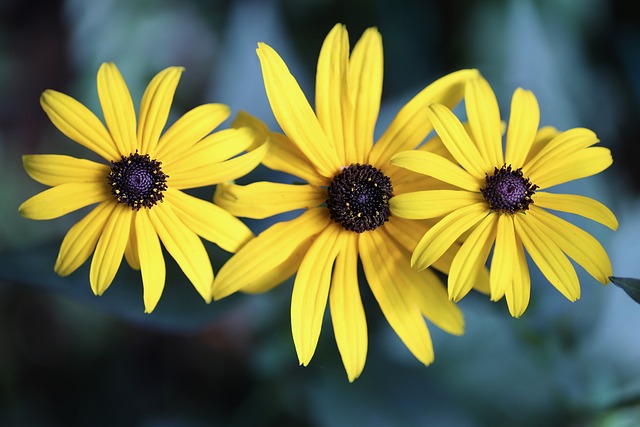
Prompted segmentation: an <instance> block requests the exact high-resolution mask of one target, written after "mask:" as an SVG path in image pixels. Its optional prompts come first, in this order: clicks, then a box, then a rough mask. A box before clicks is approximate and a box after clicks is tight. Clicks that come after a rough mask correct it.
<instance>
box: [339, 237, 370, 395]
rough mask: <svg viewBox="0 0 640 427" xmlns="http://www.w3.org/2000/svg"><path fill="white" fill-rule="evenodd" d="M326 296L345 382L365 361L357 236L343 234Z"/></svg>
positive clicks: (363, 320)
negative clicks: (329, 288) (345, 377)
mask: <svg viewBox="0 0 640 427" xmlns="http://www.w3.org/2000/svg"><path fill="white" fill-rule="evenodd" d="M339 244H340V245H341V247H340V252H339V253H338V256H337V258H336V263H335V266H334V268H333V279H332V280H331V290H330V292H329V305H330V309H331V322H332V323H333V332H334V334H335V337H336V343H337V344H338V350H339V351H340V356H341V357H342V363H343V364H344V368H345V370H346V371H347V377H348V378H349V382H353V380H355V379H356V378H358V377H359V376H360V374H361V373H362V370H363V369H364V365H365V361H366V359H367V347H368V336H367V319H366V317H365V314H364V307H363V306H362V299H361V298H360V289H359V286H358V235H357V234H356V233H351V232H343V233H341V236H340V238H339Z"/></svg>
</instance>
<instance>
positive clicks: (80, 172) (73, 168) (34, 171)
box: [22, 154, 109, 187]
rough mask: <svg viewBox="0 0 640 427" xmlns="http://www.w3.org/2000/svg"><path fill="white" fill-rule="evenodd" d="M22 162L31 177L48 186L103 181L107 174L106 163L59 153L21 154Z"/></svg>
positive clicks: (107, 167)
mask: <svg viewBox="0 0 640 427" xmlns="http://www.w3.org/2000/svg"><path fill="white" fill-rule="evenodd" d="M22 164H23V166H24V169H25V170H26V171H27V173H28V174H29V176H30V177H31V178H33V179H35V180H36V181H38V182H39V183H41V184H44V185H48V186H50V187H53V186H56V185H60V184H67V183H71V182H76V183H81V182H104V180H105V179H106V178H107V175H109V166H107V165H104V164H100V163H96V162H92V161H91V160H85V159H77V158H75V157H70V156H63V155H59V154H32V155H23V156H22Z"/></svg>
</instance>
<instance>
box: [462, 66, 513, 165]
mask: <svg viewBox="0 0 640 427" xmlns="http://www.w3.org/2000/svg"><path fill="white" fill-rule="evenodd" d="M464 102H465V104H466V107H467V117H468V119H469V127H470V128H471V132H472V133H470V134H469V135H473V141H474V142H475V143H476V146H477V147H478V151H480V154H481V156H482V158H483V159H486V160H488V163H489V164H492V165H502V164H503V163H504V156H503V155H502V131H501V129H500V128H501V124H500V110H499V108H498V100H497V99H496V96H495V94H494V93H493V90H491V87H490V86H489V83H488V82H487V81H486V80H485V79H484V78H482V77H478V78H475V79H471V80H469V82H468V83H467V86H466V87H465V92H464ZM511 111H513V108H512V109H511Z"/></svg>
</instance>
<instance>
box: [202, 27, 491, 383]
mask: <svg viewBox="0 0 640 427" xmlns="http://www.w3.org/2000/svg"><path fill="white" fill-rule="evenodd" d="M257 52H258V57H259V59H260V64H261V66H262V73H263V77H264V83H265V88H266V92H267V96H268V98H269V102H270V104H271V107H272V110H273V113H274V115H275V117H276V119H277V121H278V123H279V124H280V126H281V128H282V129H283V131H284V133H285V134H286V136H285V135H282V134H279V133H269V131H268V129H267V128H266V126H264V124H262V123H261V122H259V121H258V120H257V119H255V118H252V117H250V116H248V115H243V116H240V117H239V122H240V123H242V124H245V125H247V124H250V125H252V126H253V127H254V128H255V129H257V130H258V131H259V133H262V134H263V135H265V136H266V135H268V136H269V138H270V151H269V153H268V154H267V156H266V157H265V159H264V160H263V163H264V164H265V165H266V166H267V167H269V168H271V169H274V170H278V171H282V172H286V173H289V174H292V175H295V176H297V177H299V178H301V179H303V180H304V181H306V182H307V183H308V184H304V185H288V184H278V183H271V182H257V183H253V184H250V185H247V186H239V185H231V184H230V185H221V186H218V187H217V189H216V195H215V201H216V203H218V204H219V205H221V206H223V207H225V208H226V209H228V210H229V211H230V212H232V213H234V214H235V215H238V216H245V217H251V218H266V217H269V216H272V215H276V214H279V213H283V212H288V211H293V210H297V209H305V211H304V212H303V213H302V214H301V215H300V216H298V217H297V218H295V219H293V220H290V221H285V222H279V223H276V224H275V225H273V226H271V227H270V228H268V229H267V230H265V231H264V232H262V233H261V234H260V235H259V236H258V237H256V238H255V239H254V240H252V241H250V242H249V243H248V244H247V245H246V246H245V247H244V248H242V249H241V250H240V251H239V252H238V253H237V254H236V255H234V256H233V257H232V258H231V259H230V260H229V261H228V262H227V263H226V264H225V265H224V266H223V267H222V268H221V269H220V272H219V274H218V277H217V278H216V280H215V282H214V291H213V292H214V293H213V295H214V298H216V299H219V298H223V297H225V296H227V295H229V294H232V293H234V292H236V291H238V290H240V291H243V292H250V293H258V292H264V291H267V290H269V289H271V288H273V287H274V286H276V285H278V284H280V283H282V282H283V281H285V280H286V279H287V278H289V277H290V276H292V275H293V274H294V273H296V272H297V274H296V277H295V281H294V286H293V295H292V300H291V327H292V333H293V341H294V344H295V348H296V351H297V354H298V358H299V361H300V363H301V364H303V365H307V364H308V363H309V361H310V360H311V358H312V356H313V354H314V352H315V348H316V345H317V342H318V338H319V335H320V329H321V325H322V319H323V316H324V312H325V308H326V304H327V299H328V300H329V304H330V310H331V319H332V322H333V329H334V333H335V337H336V341H337V345H338V349H339V351H340V354H341V357H342V360H343V363H344V366H345V369H346V371H347V376H348V378H349V381H353V380H354V379H355V378H357V377H358V376H359V375H360V373H361V372H362V369H363V368H364V364H365V359H366V354H367V346H368V338H367V325H366V320H365V313H364V310H363V305H362V301H361V298H360V291H359V287H358V267H357V266H358V259H360V260H361V262H362V266H363V268H364V273H365V276H366V278H367V282H368V283H369V286H370V288H371V290H372V292H373V295H374V296H375V298H376V300H377V301H378V303H379V305H380V308H381V309H382V312H383V313H384V315H385V316H386V318H387V320H388V321H389V323H390V325H391V326H392V328H393V329H394V330H395V332H396V333H397V334H398V336H399V337H400V338H401V339H402V341H403V342H404V343H405V345H406V346H407V347H408V348H409V350H410V351H411V352H412V353H413V354H414V355H415V356H416V358H418V359H419V360H420V361H421V362H423V363H424V364H429V363H431V362H432V361H433V348H432V344H431V339H430V336H429V331H428V329H427V325H426V323H425V320H424V317H423V316H426V317H428V318H429V319H430V320H431V321H432V322H433V323H435V324H436V325H437V326H439V327H440V328H442V329H444V330H445V331H447V332H450V333H452V334H461V333H462V332H463V328H464V322H463V318H462V315H461V313H460V311H459V309H458V307H457V306H456V305H455V304H454V303H453V302H451V301H449V300H448V298H447V293H446V289H445V288H444V286H443V284H442V283H441V282H440V280H439V278H438V276H437V275H436V273H434V272H433V271H431V270H427V271H424V272H422V273H418V272H416V271H414V270H412V269H411V266H410V263H409V259H410V254H411V250H413V248H414V247H415V245H416V243H417V241H418V236H419V235H421V234H422V233H424V232H425V231H426V230H427V229H428V225H427V224H428V223H427V222H426V221H425V222H417V221H407V220H403V219H402V218H398V217H394V216H392V215H390V214H389V208H388V202H389V199H390V198H391V197H392V196H393V194H401V193H403V192H406V191H410V190H411V189H414V188H416V186H418V187H420V186H426V188H432V184H433V183H437V181H436V180H433V179H431V178H426V177H422V176H420V175H418V174H415V173H412V172H409V171H405V170H403V169H401V168H397V167H394V166H392V165H391V164H390V163H389V159H390V158H391V156H392V155H393V154H395V153H396V152H399V151H404V150H407V149H410V148H415V147H416V146H418V145H420V144H421V143H422V141H423V140H424V138H425V137H426V136H427V135H428V134H429V133H430V132H431V130H432V129H433V128H432V125H431V124H430V121H429V119H428V116H427V114H426V108H427V106H428V105H430V104H431V103H433V102H441V103H444V104H446V105H449V106H453V105H455V104H456V103H457V102H459V101H460V99H461V98H462V92H463V88H464V82H465V81H466V80H468V79H470V78H471V77H473V76H476V75H477V74H478V73H477V71H476V70H464V71H460V72H457V73H453V74H450V75H448V76H446V77H443V78H442V79H440V80H438V81H436V82H435V83H433V84H432V85H430V86H428V87H427V88H425V89H424V90H423V91H421V92H420V93H419V94H418V95H417V96H416V97H415V98H413V99H412V100H411V101H410V102H409V103H408V104H406V105H405V106H404V107H403V108H402V109H401V110H400V112H399V113H398V115H397V116H396V117H395V119H394V120H393V122H392V123H391V124H390V126H389V128H388V129H387V130H386V132H385V133H384V134H383V135H382V136H381V137H380V139H379V141H378V142H377V144H375V145H374V139H373V138H374V127H375V123H376V120H377V116H378V111H379V108H380V99H381V93H382V70H383V64H382V61H383V54H382V39H381V36H380V34H379V33H378V31H377V30H376V29H375V28H370V29H368V30H366V31H365V32H364V34H363V36H362V38H361V39H360V40H359V41H358V43H357V44H356V45H355V47H354V49H353V52H352V53H351V55H349V40H348V34H347V30H346V29H345V27H344V26H343V25H336V26H335V27H334V28H333V30H332V31H331V32H330V33H329V35H328V36H327V38H326V39H325V41H324V44H323V46H322V49H321V52H320V56H319V60H318V68H317V75H316V110H315V113H314V111H313V109H312V107H311V106H310V105H309V103H308V101H307V100H306V98H305V96H304V94H303V93H302V91H301V89H300V87H299V86H298V83H297V82H296V80H295V79H294V77H293V76H292V75H291V74H290V72H289V70H288V68H287V66H286V65H285V63H284V62H283V60H282V59H281V58H280V56H278V54H277V53H276V52H275V51H274V50H273V49H272V48H271V47H269V46H268V45H266V44H264V43H260V44H259V45H258V50H257ZM430 185H431V187H430ZM453 252H454V251H453V250H452V251H450V252H448V253H446V254H445V256H443V257H442V259H441V260H439V261H436V263H435V264H434V266H435V267H436V268H437V269H439V270H441V271H444V272H445V273H446V272H448V270H449V264H450V262H451V259H452V254H453ZM487 280H488V278H487ZM486 285H487V287H488V282H487V283H486Z"/></svg>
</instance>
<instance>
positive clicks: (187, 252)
mask: <svg viewBox="0 0 640 427" xmlns="http://www.w3.org/2000/svg"><path fill="white" fill-rule="evenodd" d="M149 219H150V220H151V224H152V225H153V228H154V229H155V230H156V233H158V236H159V237H160V240H162V243H163V244H164V247H165V248H167V251H168V252H169V253H170V254H171V256H172V257H173V259H175V260H176V262H177V263H178V265H179V266H180V268H181V269H182V271H183V272H184V274H185V275H186V276H187V278H188V279H189V280H190V281H191V283H192V284H193V286H194V287H195V288H196V290H197V291H198V293H199V294H200V296H202V298H203V299H204V300H205V301H206V302H207V303H209V302H211V286H212V284H213V269H212V267H211V261H210V260H209V255H208V254H207V251H206V250H205V248H204V245H203V244H202V241H201V240H200V238H198V236H197V235H196V233H194V232H193V231H191V230H190V229H189V228H188V227H187V225H185V224H184V223H183V222H182V220H181V219H180V217H179V216H178V215H177V214H176V213H175V212H174V211H173V208H172V206H171V204H169V203H162V204H158V205H156V206H154V207H153V208H152V209H149ZM136 225H137V224H136ZM138 247H139V244H138Z"/></svg>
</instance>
